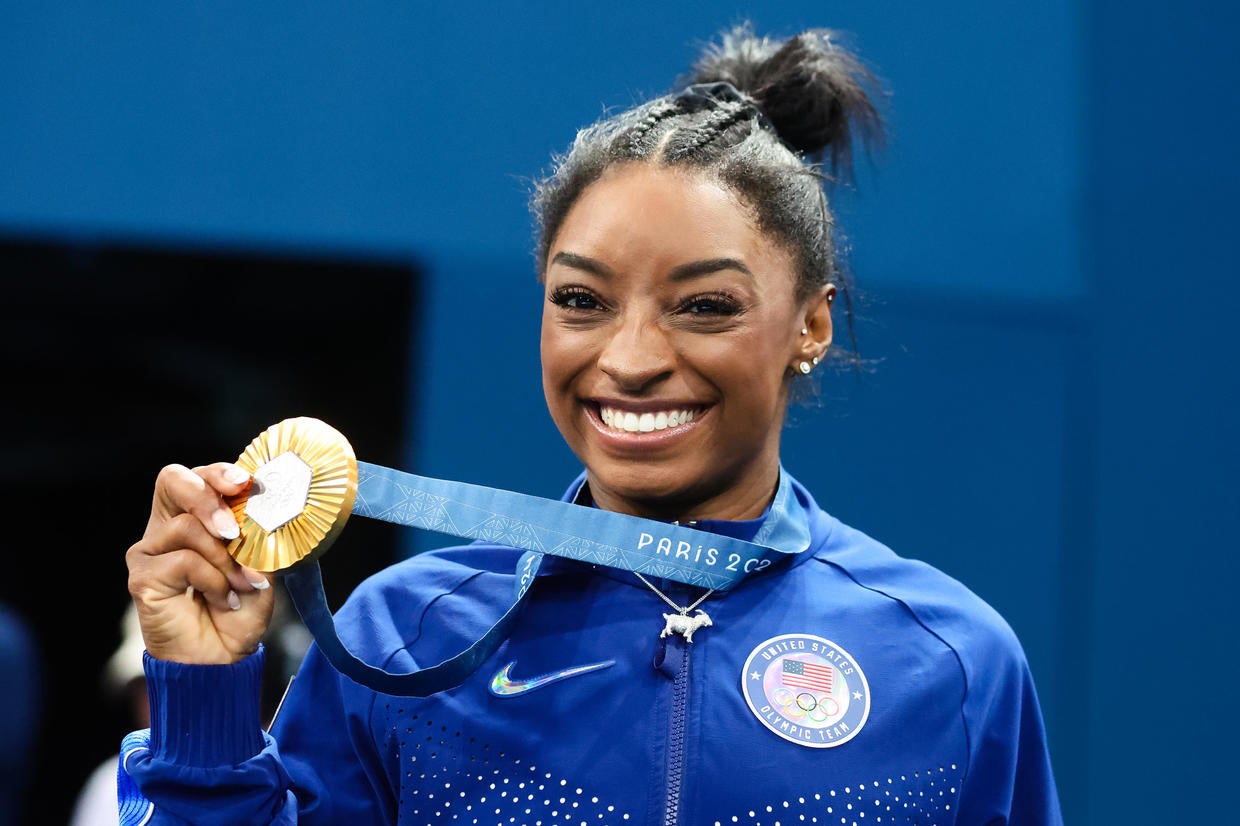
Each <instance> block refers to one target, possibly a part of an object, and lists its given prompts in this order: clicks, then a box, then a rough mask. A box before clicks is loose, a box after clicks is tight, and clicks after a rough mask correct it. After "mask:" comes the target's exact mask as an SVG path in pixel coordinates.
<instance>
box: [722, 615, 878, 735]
mask: <svg viewBox="0 0 1240 826" xmlns="http://www.w3.org/2000/svg"><path fill="white" fill-rule="evenodd" d="M741 691H742V692H744V694H745V701H746V702H747V703H749V708H750V710H751V711H753V713H754V716H755V717H757V718H758V719H759V720H761V721H762V724H763V725H764V726H766V727H767V728H769V729H770V730H771V731H773V732H775V733H776V734H778V735H779V736H780V737H782V738H784V739H785V740H789V741H791V742H793V743H796V744H797V745H801V746H808V747H810V748H813V749H829V748H833V747H835V746H840V745H843V744H844V743H847V742H848V741H849V740H851V739H853V738H854V737H856V736H857V733H858V732H859V731H861V728H862V727H863V726H864V725H865V721H866V720H867V719H868V718H869V716H870V685H869V683H868V682H866V679H865V674H864V673H862V671H861V666H859V665H857V662H856V660H854V659H853V658H852V655H851V654H849V653H848V652H847V651H845V650H844V649H843V648H840V647H839V646H838V645H836V644H835V643H833V642H831V641H830V640H825V639H823V638H822V637H815V636H812V635H810V634H783V635H781V636H778V637H772V638H771V639H769V640H767V641H766V642H764V643H762V644H761V645H759V646H758V647H757V648H755V649H754V650H753V651H752V652H750V654H749V658H748V659H747V660H745V670H744V672H743V673H742V675H741Z"/></svg>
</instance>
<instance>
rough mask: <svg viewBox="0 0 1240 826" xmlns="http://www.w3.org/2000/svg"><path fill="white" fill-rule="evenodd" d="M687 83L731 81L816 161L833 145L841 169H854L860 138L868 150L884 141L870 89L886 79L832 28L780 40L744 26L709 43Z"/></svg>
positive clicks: (786, 140)
mask: <svg viewBox="0 0 1240 826" xmlns="http://www.w3.org/2000/svg"><path fill="white" fill-rule="evenodd" d="M685 80H686V81H687V82H689V83H711V82H715V81H727V82H729V83H731V84H732V85H733V86H735V87H736V88H737V89H739V90H740V91H742V92H744V93H745V94H747V95H749V96H750V97H752V98H753V99H754V100H755V101H756V102H757V103H758V105H759V106H760V107H761V108H762V111H763V113H764V114H765V115H766V116H767V118H768V119H769V120H770V122H771V125H772V126H773V128H774V129H775V131H776V133H777V134H778V135H779V137H780V139H781V140H783V142H784V143H786V144H787V145H788V146H789V147H791V148H792V149H793V150H795V151H797V152H800V153H803V154H805V155H808V156H811V157H815V158H817V157H820V156H821V155H822V154H823V153H824V151H825V150H829V151H830V156H831V161H832V165H833V166H834V167H835V168H836V170H837V172H842V173H844V174H847V173H848V172H849V171H850V162H851V155H852V148H853V142H854V140H860V141H861V142H862V143H863V144H864V145H866V146H867V147H870V146H874V145H876V144H879V143H881V141H882V119H881V117H880V116H879V113H878V110H877V109H876V108H875V106H874V102H873V101H872V100H871V97H870V94H869V92H868V89H870V88H875V89H877V88H878V87H879V83H878V81H877V79H876V78H875V77H874V75H873V74H871V73H870V71H869V70H868V69H866V68H865V66H863V65H862V64H861V62H860V61H859V60H858V59H857V58H856V57H855V56H854V55H853V54H851V53H850V52H848V51H847V50H846V49H844V48H843V47H841V46H840V45H838V44H837V43H836V38H835V33H834V32H833V31H831V30H830V29H810V30H808V31H805V32H802V33H801V34H798V35H796V36H795V37H792V38H789V39H788V40H783V41H780V40H775V39H772V38H770V37H761V36H758V35H756V34H754V32H753V29H752V27H751V26H750V24H748V23H745V24H741V25H739V26H736V27H734V28H732V29H730V30H728V31H725V32H724V33H723V34H722V35H721V36H720V39H719V41H718V42H717V43H713V44H710V45H708V46H707V47H706V48H705V49H704V50H703V52H702V54H701V55H700V56H699V57H698V59H697V61H696V62H695V63H694V64H693V67H692V69H691V70H690V72H689V74H688V75H687V77H686V78H685Z"/></svg>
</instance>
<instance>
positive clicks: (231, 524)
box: [211, 508, 241, 539]
mask: <svg viewBox="0 0 1240 826" xmlns="http://www.w3.org/2000/svg"><path fill="white" fill-rule="evenodd" d="M211 521H212V522H214V523H215V532H216V533H218V534H219V535H220V538H221V539H236V538H237V537H238V536H241V529H240V528H238V527H237V520H236V519H234V518H233V515H232V511H230V510H228V509H227V508H220V509H219V510H217V511H216V512H215V513H214V514H212V516H211Z"/></svg>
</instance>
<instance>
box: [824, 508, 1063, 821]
mask: <svg viewBox="0 0 1240 826" xmlns="http://www.w3.org/2000/svg"><path fill="white" fill-rule="evenodd" d="M819 556H820V558H821V559H822V560H823V561H825V562H828V563H829V564H832V565H836V566H838V567H840V568H841V569H842V570H844V571H845V572H846V573H847V574H848V575H849V576H850V577H852V578H853V579H854V581H856V582H857V584H859V585H861V586H862V587H865V588H869V589H871V590H874V591H878V592H880V593H883V594H885V595H887V596H889V597H891V598H892V599H895V600H898V601H899V602H901V603H902V604H903V605H904V606H905V608H907V610H908V611H909V612H910V613H911V614H912V615H913V616H914V618H916V620H917V621H918V622H919V623H921V625H922V626H923V627H924V628H925V629H926V630H927V631H929V632H930V633H932V634H934V635H935V636H937V637H938V638H939V639H941V640H942V641H943V642H944V644H946V645H947V646H949V647H950V648H951V650H952V651H953V652H954V654H955V656H956V659H957V661H958V663H959V665H960V669H961V671H962V673H963V676H964V685H965V687H966V688H965V695H964V697H963V698H962V699H961V715H962V718H963V722H964V727H965V731H966V732H967V736H968V738H969V765H968V766H966V767H965V778H964V787H963V789H962V790H961V796H960V806H961V811H960V812H959V822H960V823H985V824H991V823H995V824H1006V826H1061V824H1062V823H1063V815H1062V812H1061V810H1060V804H1059V795H1058V790H1057V788H1056V785H1055V779H1054V774H1053V772H1052V768H1051V762H1050V752H1049V748H1048V745H1047V741H1046V728H1045V725H1044V723H1043V719H1042V711H1041V707H1040V705H1039V702H1038V697H1037V691H1036V689H1035V687H1034V682H1033V675H1032V673H1031V671H1030V668H1029V663H1028V660H1027V659H1026V656H1025V652H1024V649H1023V647H1022V646H1021V644H1020V641H1019V640H1018V639H1017V637H1016V634H1015V632H1014V631H1013V630H1012V628H1011V626H1009V625H1008V623H1007V621H1006V620H1004V619H1003V617H1001V616H1000V615H999V614H998V612H996V611H995V610H994V609H993V608H992V607H991V606H990V605H988V604H987V603H986V602H985V601H983V600H982V599H981V598H980V597H978V596H977V595H976V594H974V593H973V592H972V591H970V590H969V589H968V588H967V587H966V586H964V585H963V584H962V583H960V582H958V581H957V580H955V579H953V578H952V577H950V576H948V575H947V574H944V573H943V572H941V571H939V570H937V569H935V568H933V567H932V566H930V565H926V564H925V563H922V562H918V561H916V560H910V559H903V558H901V557H898V556H896V555H895V554H894V553H893V552H892V551H890V549H888V548H886V547H885V546H882V545H881V543H877V542H875V541H874V540H873V539H870V538H869V537H866V536H865V535H864V534H862V533H860V532H859V531H856V530H855V529H853V528H849V527H847V526H844V525H840V526H839V527H838V529H837V530H835V531H834V532H833V534H832V537H831V541H830V542H829V544H828V546H827V547H826V548H824V549H823V550H822V551H821V552H820V554H819Z"/></svg>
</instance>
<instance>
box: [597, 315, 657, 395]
mask: <svg viewBox="0 0 1240 826" xmlns="http://www.w3.org/2000/svg"><path fill="white" fill-rule="evenodd" d="M674 363H675V358H674V355H673V352H672V347H671V344H670V342H669V341H668V339H667V336H666V334H665V332H664V331H663V330H662V329H660V328H659V326H658V324H656V323H653V322H650V321H644V320H637V319H633V320H630V321H624V322H622V323H620V324H619V325H617V326H616V327H615V328H614V330H613V331H612V334H611V336H610V338H609V339H608V340H607V343H606V345H605V346H604V347H603V350H602V352H601V353H600V354H599V358H598V366H599V369H600V370H602V371H603V372H604V373H606V374H607V375H608V376H610V377H611V379H612V380H613V381H615V382H616V384H617V385H618V386H619V387H620V388H621V389H623V390H628V391H636V390H641V389H643V388H645V387H647V386H648V385H650V384H651V383H653V382H655V381H658V380H659V379H660V378H663V377H665V376H667V375H668V374H669V373H670V372H671V370H672V365H673V364H674Z"/></svg>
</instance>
